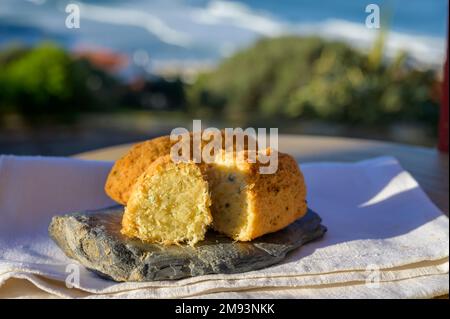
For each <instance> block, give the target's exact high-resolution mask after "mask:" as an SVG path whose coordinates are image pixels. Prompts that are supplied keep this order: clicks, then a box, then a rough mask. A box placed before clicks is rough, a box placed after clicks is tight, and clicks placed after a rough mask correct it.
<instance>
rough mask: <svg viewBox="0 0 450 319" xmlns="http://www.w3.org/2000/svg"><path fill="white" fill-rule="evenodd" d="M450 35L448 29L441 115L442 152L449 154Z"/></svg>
mask: <svg viewBox="0 0 450 319" xmlns="http://www.w3.org/2000/svg"><path fill="white" fill-rule="evenodd" d="M449 37H450V36H449V34H448V29H447V59H446V61H445V66H444V81H443V82H442V101H441V114H440V121H439V145H438V148H439V150H440V151H442V152H447V153H448V90H449V88H448V45H449V40H448V39H449Z"/></svg>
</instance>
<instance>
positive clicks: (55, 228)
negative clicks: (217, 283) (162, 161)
mask: <svg viewBox="0 0 450 319" xmlns="http://www.w3.org/2000/svg"><path fill="white" fill-rule="evenodd" d="M122 214H123V207H122V206H115V207H111V208H107V209H103V210H98V211H87V212H80V213H72V214H68V215H64V216H55V217H53V219H52V221H51V223H50V226H49V234H50V236H51V238H52V239H53V240H54V241H55V242H56V244H57V245H58V246H59V247H60V248H61V249H62V250H63V251H64V253H65V254H66V255H67V256H68V257H70V258H72V259H75V260H77V261H79V262H80V263H81V264H82V265H84V266H85V267H87V268H88V269H91V270H93V271H95V272H96V273H98V274H100V275H101V276H103V277H106V278H110V279H113V280H116V281H152V280H166V279H180V278H185V277H193V276H201V275H206V274H219V273H222V274H231V273H241V272H246V271H251V270H256V269H261V268H264V267H268V266H270V265H273V264H276V263H279V262H280V261H282V260H283V259H284V258H285V256H286V254H287V253H288V252H289V251H291V250H293V249H296V248H299V247H300V246H302V245H304V244H305V243H307V242H309V241H312V240H314V239H318V238H320V237H322V236H323V235H324V233H325V232H326V228H325V227H324V226H323V225H321V224H320V222H321V219H320V217H319V215H317V214H316V213H314V212H313V211H311V210H309V211H308V213H307V214H306V215H305V216H304V217H303V218H301V219H299V220H297V221H296V222H294V223H293V224H291V225H289V226H288V227H286V228H284V229H282V230H280V231H278V232H276V233H272V234H267V235H265V236H262V237H260V238H257V239H255V240H253V241H251V242H235V241H233V240H231V239H229V238H228V237H225V236H223V235H221V234H218V233H216V232H213V231H209V232H208V233H207V236H206V239H205V240H204V241H203V242H200V243H197V244H196V246H195V247H190V246H187V245H186V246H176V245H173V246H162V245H158V244H148V243H143V242H141V241H139V240H134V239H130V238H127V237H125V236H123V235H122V234H121V233H120V225H121V219H122Z"/></svg>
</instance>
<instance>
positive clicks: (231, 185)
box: [207, 152, 307, 241]
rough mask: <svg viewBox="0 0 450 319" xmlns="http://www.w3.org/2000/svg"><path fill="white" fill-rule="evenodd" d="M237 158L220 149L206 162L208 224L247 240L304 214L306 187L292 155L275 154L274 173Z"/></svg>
mask: <svg viewBox="0 0 450 319" xmlns="http://www.w3.org/2000/svg"><path fill="white" fill-rule="evenodd" d="M238 158H239V157H238V156H232V154H230V152H223V154H222V155H221V156H218V157H217V158H216V160H215V163H214V164H211V165H209V169H208V172H207V174H208V182H209V188H210V192H211V200H212V206H211V213H212V217H213V224H212V227H213V228H214V229H215V230H216V231H218V232H221V233H223V234H226V235H227V236H229V237H231V238H233V239H235V240H239V241H249V240H252V239H255V238H257V237H259V236H262V235H264V234H267V233H271V232H275V231H277V230H280V229H282V228H284V227H286V226H287V225H289V224H291V223H292V222H294V221H295V220H297V219H298V218H300V217H302V216H303V215H305V213H306V211H307V206H306V186H305V182H304V178H303V174H302V173H301V171H300V169H299V167H298V164H297V162H296V161H295V159H294V158H292V157H291V156H290V155H288V154H284V153H278V170H277V171H276V173H274V174H261V173H260V169H259V168H260V166H261V165H263V164H261V163H259V162H256V163H249V161H247V160H244V161H239V160H238Z"/></svg>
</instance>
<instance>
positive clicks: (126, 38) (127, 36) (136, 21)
mask: <svg viewBox="0 0 450 319" xmlns="http://www.w3.org/2000/svg"><path fill="white" fill-rule="evenodd" d="M68 3H78V4H79V5H80V9H81V28H80V29H67V28H66V27H65V19H66V16H67V13H65V6H66V5H67V4H68ZM369 3H377V4H378V5H379V6H380V7H381V10H382V14H381V18H382V27H385V28H386V29H387V30H389V34H388V38H387V42H386V55H387V56H393V55H395V54H396V53H397V52H398V51H399V50H404V51H407V52H408V53H409V54H410V56H411V57H412V59H413V61H415V63H417V64H419V65H420V64H423V65H426V66H432V67H440V66H441V65H442V63H443V59H444V56H445V48H446V40H445V39H446V38H445V37H446V32H447V26H446V25H447V12H448V11H447V10H448V1H447V0H430V1H426V0H409V1H406V0H397V1H395V0H391V1H371V0H364V1H363V0H352V1H348V0H337V1H336V0H334V1H333V0H321V1H300V0H282V1H274V0H241V1H239V2H234V1H222V0H170V1H169V0H153V1H145V0H129V1H116V0H97V1H93V0H89V1H87V0H85V1H81V2H74V1H63V0H0V44H4V43H8V42H11V41H15V42H24V43H35V42H37V41H41V40H44V39H52V40H54V41H57V42H59V43H61V44H62V45H64V46H66V47H67V48H70V49H73V50H83V49H108V50H112V51H114V52H121V53H124V54H126V55H128V56H129V57H130V60H131V61H133V62H134V63H131V66H130V67H129V68H128V69H127V71H126V72H127V73H129V74H132V73H133V72H136V71H138V70H142V69H144V70H147V71H149V72H154V71H157V70H159V69H161V68H164V67H168V66H171V67H173V66H177V67H179V68H192V67H194V68H195V67H202V66H208V65H213V64H215V63H216V62H217V61H219V60H220V59H222V58H223V57H226V56H228V55H230V54H232V53H233V52H235V51H236V50H237V49H239V48H242V47H245V46H248V45H250V44H251V43H253V42H254V41H255V40H257V39H258V38H260V37H272V36H278V35H282V34H304V35H319V36H322V37H325V38H332V39H341V40H344V41H347V42H349V43H350V44H352V45H354V46H357V47H360V48H363V49H364V48H368V47H370V45H371V44H372V43H373V40H374V38H375V37H376V35H377V32H378V31H377V30H374V29H368V28H366V26H365V19H366V16H367V13H366V12H365V7H366V5H367V4H369Z"/></svg>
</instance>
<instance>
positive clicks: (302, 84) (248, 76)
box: [187, 36, 438, 125]
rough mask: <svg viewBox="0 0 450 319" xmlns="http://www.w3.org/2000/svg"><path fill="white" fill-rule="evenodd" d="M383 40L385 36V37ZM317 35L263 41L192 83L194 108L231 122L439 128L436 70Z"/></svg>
mask: <svg viewBox="0 0 450 319" xmlns="http://www.w3.org/2000/svg"><path fill="white" fill-rule="evenodd" d="M381 39H382V38H381ZM380 46H382V41H378V42H377V43H376V45H375V47H374V48H373V50H372V52H369V53H368V54H365V53H362V52H360V51H357V50H355V49H353V48H351V47H349V46H348V45H346V44H343V43H339V42H329V41H325V40H321V39H319V38H301V37H294V36H289V37H281V38H275V39H264V40H261V41H259V42H257V43H256V44H255V45H254V46H253V47H251V48H249V49H246V50H244V51H241V52H238V53H237V54H235V55H234V56H232V57H230V58H229V59H227V60H225V61H224V62H223V63H221V64H220V65H219V66H218V67H217V68H216V69H215V70H213V71H211V72H208V73H204V74H201V75H200V76H199V78H198V79H197V81H196V82H195V83H194V84H193V85H192V86H191V87H189V88H187V98H188V105H189V106H190V110H191V111H192V112H194V113H197V114H199V113H200V114H213V115H215V116H217V115H220V116H224V117H227V118H228V119H241V120H247V121H248V120H250V119H251V117H254V116H258V117H260V118H262V119H264V118H266V119H269V118H274V117H279V118H306V119H321V120H325V121H338V122H341V123H350V124H361V125H366V124H368V125H380V124H382V125H384V124H387V123H389V122H394V121H418V122H425V123H427V124H431V125H435V123H436V122H437V116H438V107H437V101H436V97H433V96H432V93H431V92H432V90H431V88H432V87H433V85H434V84H435V82H436V80H435V74H434V73H433V72H431V71H418V70H414V69H411V68H409V67H408V66H407V63H406V61H407V57H406V56H405V55H404V54H399V55H398V57H397V58H396V59H393V60H392V61H389V62H387V61H382V60H381V59H380V54H379V52H380V51H381V50H382V49H380Z"/></svg>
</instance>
